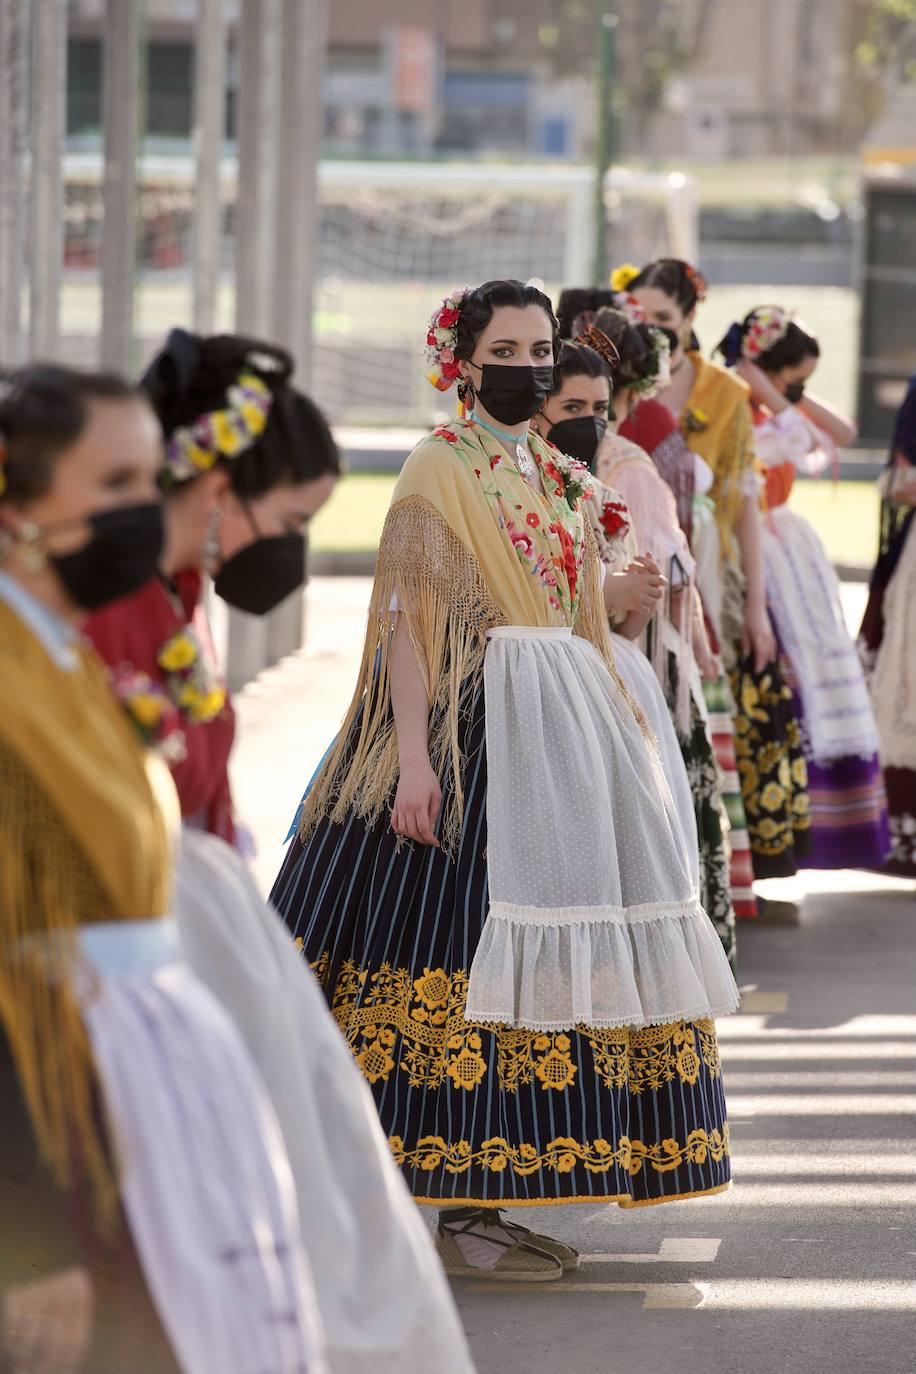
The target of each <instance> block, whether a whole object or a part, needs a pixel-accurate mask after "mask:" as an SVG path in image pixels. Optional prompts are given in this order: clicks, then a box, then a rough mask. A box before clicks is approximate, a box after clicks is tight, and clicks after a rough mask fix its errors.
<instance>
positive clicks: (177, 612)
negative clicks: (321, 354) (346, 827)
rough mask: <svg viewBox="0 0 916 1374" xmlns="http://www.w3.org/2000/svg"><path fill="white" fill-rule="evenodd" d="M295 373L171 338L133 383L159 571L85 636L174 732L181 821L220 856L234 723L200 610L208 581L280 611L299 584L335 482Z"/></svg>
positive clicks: (329, 444)
mask: <svg viewBox="0 0 916 1374" xmlns="http://www.w3.org/2000/svg"><path fill="white" fill-rule="evenodd" d="M292 366H293V365H292V359H291V358H290V357H289V354H287V353H285V352H283V351H282V350H281V349H277V348H274V347H272V346H271V345H269V344H265V343H262V342H259V341H256V340H252V339H245V338H240V337H238V336H236V335H229V334H224V335H219V336H217V337H215V338H208V339H204V338H199V337H198V336H196V335H193V334H188V333H186V332H185V331H184V330H182V329H175V330H173V331H172V333H171V334H170V336H169V339H168V342H167V344H166V346H165V348H164V349H163V350H162V352H161V353H159V354H158V355H157V356H156V358H155V359H154V361H153V363H152V365H151V366H150V368H149V370H148V371H147V374H146V376H145V377H144V379H143V383H142V385H143V389H144V390H145V391H146V393H147V395H148V396H149V397H150V399H151V401H152V404H153V406H154V408H155V410H156V413H157V415H158V416H159V419H160V421H161V423H162V425H163V427H164V430H165V433H166V436H167V449H166V463H165V467H164V469H163V476H162V478H161V479H160V480H161V481H162V483H163V486H164V489H165V506H166V531H167V537H166V543H165V549H164V552H163V558H162V563H161V566H160V568H159V570H158V575H157V576H155V577H153V578H151V579H150V581H149V582H148V583H147V584H146V585H145V586H144V587H141V588H140V589H139V590H138V591H137V592H136V593H135V594H134V595H133V596H130V597H126V598H123V599H122V600H120V601H118V602H117V603H116V604H115V605H112V606H107V607H105V608H104V609H103V610H101V611H99V612H98V613H97V614H96V615H93V616H91V617H90V619H89V621H88V623H87V626H86V632H87V634H88V635H89V637H90V639H91V640H92V641H93V643H94V644H95V646H96V648H97V649H98V651H99V653H100V654H101V655H102V657H103V658H104V659H105V661H106V662H107V663H108V664H110V666H111V668H112V670H113V673H114V680H115V684H116V688H117V690H119V691H120V692H121V694H122V695H123V697H124V700H125V702H126V703H127V705H128V706H129V707H130V706H132V705H134V706H135V705H136V703H137V700H138V697H140V696H141V693H140V688H141V687H142V686H145V687H148V685H149V684H150V683H151V684H152V686H153V689H154V690H155V691H156V692H157V693H158V696H159V699H160V704H161V705H162V707H163V709H164V708H165V707H166V706H169V707H171V708H172V709H171V710H170V712H169V714H168V715H163V716H162V718H161V721H160V722H159V727H158V728H159V733H160V734H161V733H162V731H163V730H165V729H166V728H168V729H169V731H170V732H174V736H175V738H173V740H172V745H171V754H170V762H171V766H172V773H173V776H174V779H175V785H176V787H177V788H178V795H179V798H180V800H181V810H182V816H183V818H184V820H185V822H186V823H187V824H189V825H192V826H194V827H195V828H197V829H200V830H206V831H208V832H209V833H210V834H213V835H218V836H219V837H220V838H221V839H224V840H226V841H227V842H228V843H229V844H233V843H234V842H235V840H236V824H235V818H234V815H233V807H232V795H231V791H230V788H229V773H228V762H229V754H230V751H231V749H232V742H233V739H234V735H235V718H234V715H233V711H232V704H231V702H230V700H229V697H228V695H227V692H226V689H225V685H224V683H223V681H222V678H221V675H220V672H219V668H218V665H217V660H216V655H215V652H214V650H213V644H212V640H211V636H210V631H209V627H208V625H207V618H206V614H205V612H204V607H203V604H202V598H203V588H204V582H205V576H206V574H207V573H209V574H210V575H211V576H213V577H214V578H215V587H216V591H217V593H218V594H219V595H220V596H221V597H223V599H224V600H226V601H227V602H229V604H230V605H233V606H237V607H238V608H239V609H241V610H245V611H248V612H250V613H252V614H255V615H263V614H265V613H266V612H267V611H269V610H271V609H272V608H273V607H274V606H276V605H278V604H279V603H280V601H282V600H283V598H284V597H286V596H288V595H290V594H291V593H292V592H294V591H295V590H296V589H297V588H299V587H300V586H301V584H302V581H303V579H304V577H305V539H304V532H305V529H306V527H307V526H308V523H309V520H310V519H311V518H312V516H313V515H314V514H315V513H316V511H318V510H319V509H320V508H321V506H322V505H323V504H324V502H325V501H326V500H327V499H328V497H329V496H330V494H331V492H332V491H333V489H334V484H335V482H336V481H337V478H338V476H339V475H340V460H339V457H338V454H337V449H336V446H335V444H334V441H333V439H332V438H331V433H330V430H329V429H328V426H327V424H326V423H325V421H324V419H323V417H322V416H321V414H320V412H319V411H318V409H317V407H316V406H315V405H314V404H313V402H312V401H311V400H309V398H308V397H307V396H304V395H303V394H302V393H301V392H299V391H297V390H296V389H295V388H294V387H293V386H292V385H291V382H290V377H291V374H292ZM138 674H142V681H140V680H138ZM146 696H148V692H147V693H146ZM144 705H145V701H144ZM142 709H144V706H143V705H142V706H141V710H142ZM176 715H177V720H176ZM179 730H180V738H179Z"/></svg>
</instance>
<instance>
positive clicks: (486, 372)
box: [471, 363, 553, 425]
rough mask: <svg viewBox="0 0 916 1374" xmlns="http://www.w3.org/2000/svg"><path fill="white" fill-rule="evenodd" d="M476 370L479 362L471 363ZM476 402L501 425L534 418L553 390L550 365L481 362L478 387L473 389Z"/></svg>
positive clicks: (514, 423)
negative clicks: (518, 365)
mask: <svg viewBox="0 0 916 1374" xmlns="http://www.w3.org/2000/svg"><path fill="white" fill-rule="evenodd" d="M471 366H472V367H478V366H479V364H478V363H472V364H471ZM474 390H475V392H476V394H477V399H478V400H479V402H480V404H481V405H482V406H483V408H484V410H485V411H486V412H487V414H488V415H492V416H493V419H494V420H497V421H499V423H500V424H503V425H520V424H521V422H522V420H530V419H531V417H532V415H536V414H537V413H538V411H539V410H540V408H541V406H542V405H543V404H544V402H545V401H546V400H547V397H548V396H549V395H550V393H551V391H552V390H553V366H552V365H551V364H545V366H544V367H530V366H527V365H526V366H524V367H511V366H509V365H508V364H507V363H484V364H483V366H482V367H481V368H480V385H479V386H476V385H475V387H474Z"/></svg>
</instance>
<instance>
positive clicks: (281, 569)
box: [213, 506, 305, 615]
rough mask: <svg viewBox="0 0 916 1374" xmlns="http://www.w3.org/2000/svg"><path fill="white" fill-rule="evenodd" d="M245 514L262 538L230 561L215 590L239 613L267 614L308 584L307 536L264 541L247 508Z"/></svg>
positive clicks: (217, 576)
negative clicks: (306, 569) (306, 566)
mask: <svg viewBox="0 0 916 1374" xmlns="http://www.w3.org/2000/svg"><path fill="white" fill-rule="evenodd" d="M245 514H246V515H247V516H248V521H249V523H250V525H251V528H252V529H253V530H254V533H255V534H256V535H257V536H258V537H257V539H255V541H254V543H253V544H248V545H246V547H245V548H244V549H239V551H238V553H234V554H233V555H232V557H231V558H229V559H227V560H226V562H225V563H224V564H223V566H222V567H221V568H220V570H219V572H218V573H217V575H216V577H215V578H214V579H213V590H214V591H215V592H216V595H217V596H221V597H222V598H223V600H224V601H227V602H228V603H229V605H230V606H235V608H236V610H239V611H247V612H248V614H249V615H267V613H268V611H272V610H273V609H274V607H275V606H279V604H280V602H281V601H285V600H286V598H287V597H288V596H290V595H292V593H293V592H294V591H295V590H296V588H297V587H301V586H302V584H303V582H304V581H305V535H303V534H279V535H276V536H273V537H270V538H262V536H261V532H260V530H259V529H258V526H257V523H256V521H255V518H254V516H253V514H252V513H251V511H250V510H249V508H248V507H247V506H246V507H245Z"/></svg>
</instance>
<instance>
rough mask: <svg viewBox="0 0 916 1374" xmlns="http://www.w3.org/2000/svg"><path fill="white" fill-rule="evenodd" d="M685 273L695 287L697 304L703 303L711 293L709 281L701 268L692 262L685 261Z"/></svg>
mask: <svg viewBox="0 0 916 1374" xmlns="http://www.w3.org/2000/svg"><path fill="white" fill-rule="evenodd" d="M684 274H685V276H686V277H687V280H688V281H689V282H690V285H691V286H692V287H693V290H694V294H695V296H696V298H697V305H701V304H702V303H703V301H705V299H706V297H707V296H708V295H709V282H708V281H707V280H706V278H705V277H704V276H703V273H702V272H701V271H700V269H699V268H698V267H694V266H693V264H692V263H690V262H685V263H684Z"/></svg>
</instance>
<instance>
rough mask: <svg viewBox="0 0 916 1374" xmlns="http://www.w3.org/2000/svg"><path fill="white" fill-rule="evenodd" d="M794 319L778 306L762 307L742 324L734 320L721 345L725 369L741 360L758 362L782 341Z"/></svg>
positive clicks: (752, 312) (789, 313) (789, 312)
mask: <svg viewBox="0 0 916 1374" xmlns="http://www.w3.org/2000/svg"><path fill="white" fill-rule="evenodd" d="M794 318H795V317H794V315H793V314H792V312H791V311H788V310H783V309H782V307H781V306H779V305H762V306H760V307H759V309H757V310H752V311H751V313H750V314H749V315H748V317H747V319H746V320H744V322H743V323H740V324H739V322H738V321H737V320H736V321H735V323H734V324H733V325H732V326H731V327H730V329H729V331H728V333H727V334H726V335H725V338H724V339H723V340H722V344H721V349H722V356H723V359H724V361H725V366H726V367H734V366H735V364H736V363H737V362H740V361H741V359H744V360H745V361H746V362H749V363H756V362H759V361H760V359H761V358H762V357H763V355H764V354H765V353H769V351H770V349H771V348H775V347H776V345H777V344H778V343H779V341H780V340H781V339H784V338H785V336H786V334H787V333H788V332H789V326H790V324H791V323H792V321H793V319H794Z"/></svg>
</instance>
